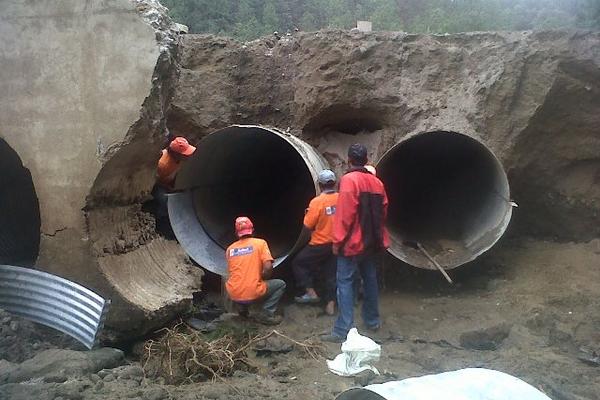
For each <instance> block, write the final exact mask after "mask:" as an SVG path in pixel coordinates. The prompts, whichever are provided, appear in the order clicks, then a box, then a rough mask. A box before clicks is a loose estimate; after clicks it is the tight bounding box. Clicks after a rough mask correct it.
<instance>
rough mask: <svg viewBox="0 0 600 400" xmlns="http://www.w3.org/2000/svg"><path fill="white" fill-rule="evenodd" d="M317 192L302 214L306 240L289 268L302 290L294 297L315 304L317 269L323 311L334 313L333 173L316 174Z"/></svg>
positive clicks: (334, 196) (317, 299) (316, 296)
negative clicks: (321, 283)
mask: <svg viewBox="0 0 600 400" xmlns="http://www.w3.org/2000/svg"><path fill="white" fill-rule="evenodd" d="M317 182H318V184H319V188H320V189H321V194H319V195H318V196H317V197H315V198H314V199H312V200H311V201H310V203H309V205H308V209H307V210H306V215H305V216H304V227H305V228H306V229H309V230H311V231H312V233H311V237H310V242H309V243H308V245H307V246H306V247H304V248H303V249H302V250H300V252H299V253H298V255H297V256H296V258H295V260H294V263H293V269H294V276H295V278H296V285H297V286H299V287H301V288H302V289H304V290H305V293H304V294H302V295H301V296H297V297H295V298H294V300H295V301H296V302H297V303H318V302H319V301H320V300H321V299H320V298H319V296H318V295H317V292H316V291H315V281H316V280H317V279H316V278H318V275H319V272H320V273H321V274H322V275H323V277H324V278H325V279H324V281H325V290H324V292H323V297H324V300H325V313H326V314H328V315H333V314H334V312H335V296H336V294H335V291H336V283H335V272H336V257H335V255H334V254H333V250H332V241H333V236H332V227H333V216H334V215H335V208H336V203H337V200H338V193H337V192H336V190H335V183H336V179H335V174H334V173H333V171H331V170H328V169H325V170H323V171H321V172H319V175H318V177H317Z"/></svg>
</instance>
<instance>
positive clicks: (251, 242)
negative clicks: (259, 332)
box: [225, 217, 285, 325]
mask: <svg viewBox="0 0 600 400" xmlns="http://www.w3.org/2000/svg"><path fill="white" fill-rule="evenodd" d="M235 233H236V235H237V237H238V238H239V240H238V241H237V242H234V243H233V244H232V245H230V246H229V247H228V248H227V250H226V252H225V257H226V258H227V270H228V279H227V282H226V283H225V288H226V290H227V293H228V294H229V297H230V298H231V300H233V301H234V302H235V303H237V304H238V305H239V306H240V308H241V310H240V315H242V316H244V317H247V316H248V308H249V305H250V304H252V303H255V302H261V303H262V312H261V313H260V314H258V315H256V316H255V318H256V320H257V321H258V322H261V323H264V324H267V325H274V324H278V323H280V322H281V316H280V315H276V314H275V311H277V303H279V299H281V296H282V295H283V292H284V291H285V282H284V281H282V280H281V279H269V278H270V277H271V273H272V271H273V257H272V256H271V252H270V250H269V246H268V245H267V242H265V241H264V240H262V239H258V238H255V237H252V235H253V233H254V225H253V224H252V221H250V219H249V218H248V217H238V218H236V220H235Z"/></svg>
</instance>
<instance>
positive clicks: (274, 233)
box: [177, 127, 315, 258]
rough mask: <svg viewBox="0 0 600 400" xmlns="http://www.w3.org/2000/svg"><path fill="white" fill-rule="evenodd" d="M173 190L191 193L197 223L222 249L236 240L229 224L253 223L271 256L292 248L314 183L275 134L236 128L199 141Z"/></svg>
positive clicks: (295, 153)
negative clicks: (244, 220)
mask: <svg viewBox="0 0 600 400" xmlns="http://www.w3.org/2000/svg"><path fill="white" fill-rule="evenodd" d="M188 162H189V164H190V165H188V166H185V167H184V168H185V171H184V170H183V169H182V173H181V174H180V175H181V177H178V178H177V186H178V187H180V188H191V189H192V190H193V204H194V208H195V215H196V217H197V218H198V221H199V222H200V224H201V225H202V227H203V228H204V230H205V231H206V233H207V234H208V236H210V238H211V239H212V240H214V241H215V242H216V243H217V244H218V245H220V246H221V247H223V248H226V247H227V246H228V245H230V244H231V243H232V242H233V241H235V240H236V236H235V231H234V220H235V218H236V217H238V216H240V215H245V216H248V217H250V219H252V221H253V222H254V228H255V235H256V236H257V237H260V238H263V239H265V240H267V242H268V243H269V247H270V249H271V252H272V254H273V256H274V257H275V258H277V257H280V256H282V255H285V254H287V253H289V252H290V251H291V249H292V248H293V247H294V245H295V243H296V241H297V240H298V236H299V235H300V232H301V230H302V220H303V216H304V210H305V208H306V207H307V204H308V202H309V201H310V199H311V198H312V197H314V196H315V183H314V181H313V177H312V175H311V172H310V170H309V169H308V167H307V165H306V162H305V161H304V160H303V158H302V155H301V154H300V153H299V151H298V150H296V149H295V148H294V147H293V146H292V145H290V143H288V142H287V141H286V140H284V139H282V138H281V137H279V136H278V135H276V134H273V133H269V131H267V130H264V129H261V128H258V127H252V128H251V127H238V128H233V129H228V130H227V131H226V132H217V133H214V134H211V135H209V136H208V137H206V138H205V139H203V140H202V141H201V142H200V143H199V145H198V150H197V151H196V154H195V155H194V156H193V159H191V160H189V161H188Z"/></svg>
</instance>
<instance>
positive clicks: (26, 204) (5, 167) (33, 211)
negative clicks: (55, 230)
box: [0, 139, 41, 266]
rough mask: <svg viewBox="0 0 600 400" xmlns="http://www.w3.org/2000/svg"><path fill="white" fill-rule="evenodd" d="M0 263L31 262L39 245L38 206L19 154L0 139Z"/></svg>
mask: <svg viewBox="0 0 600 400" xmlns="http://www.w3.org/2000/svg"><path fill="white" fill-rule="evenodd" d="M0 171H2V173H1V174H0V221H1V223H0V264H12V265H21V266H31V265H33V264H34V263H35V261H36V260H37V257H38V253H39V249H40V224H41V222H40V208H39V203H38V198H37V195H36V193H35V188H34V186H33V180H32V179H31V173H30V172H29V170H28V169H27V168H25V167H24V166H23V163H22V162H21V159H20V158H19V155H18V154H17V153H16V152H15V151H14V150H13V149H12V148H11V147H10V146H9V145H8V143H6V141H4V140H3V139H0Z"/></svg>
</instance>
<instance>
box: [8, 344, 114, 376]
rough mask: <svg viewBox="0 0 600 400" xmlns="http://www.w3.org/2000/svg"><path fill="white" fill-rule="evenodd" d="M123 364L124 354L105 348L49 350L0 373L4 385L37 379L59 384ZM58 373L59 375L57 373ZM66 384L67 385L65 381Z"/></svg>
mask: <svg viewBox="0 0 600 400" xmlns="http://www.w3.org/2000/svg"><path fill="white" fill-rule="evenodd" d="M122 363H123V352H122V351H121V350H118V349H112V348H109V347H105V348H102V349H98V350H92V351H74V350H60V349H54V350H46V351H43V352H41V353H39V354H38V355H36V356H35V357H33V358H31V359H29V360H26V361H24V362H23V363H21V364H12V366H9V367H8V368H6V369H2V370H1V371H0V384H2V383H18V382H24V381H27V380H30V379H36V378H43V379H46V378H49V379H50V380H52V381H54V382H57V381H60V380H61V379H62V378H63V377H64V378H65V379H64V380H66V379H67V378H68V377H73V376H83V375H86V374H89V373H96V372H98V371H100V370H101V369H104V368H109V369H110V368H114V367H117V366H119V365H121V364H122ZM57 371H58V372H57ZM64 380H63V381H64Z"/></svg>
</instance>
